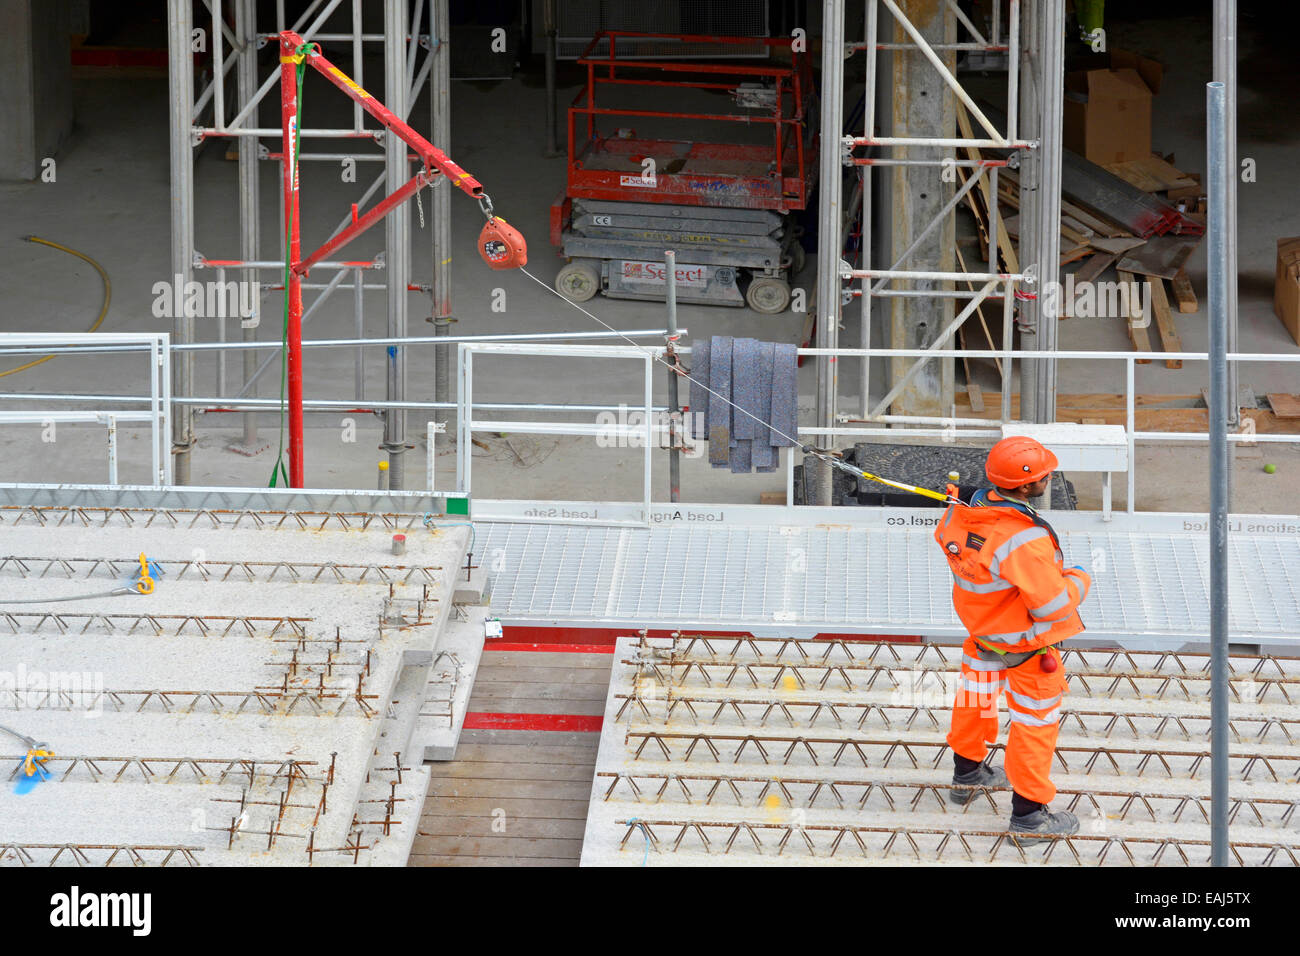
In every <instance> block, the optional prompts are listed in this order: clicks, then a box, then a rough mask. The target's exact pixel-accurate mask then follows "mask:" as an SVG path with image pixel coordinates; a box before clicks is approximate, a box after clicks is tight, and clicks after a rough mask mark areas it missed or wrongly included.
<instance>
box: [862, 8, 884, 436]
mask: <svg viewBox="0 0 1300 956" xmlns="http://www.w3.org/2000/svg"><path fill="white" fill-rule="evenodd" d="M879 15H880V4H879V2H878V0H867V17H866V31H865V36H864V37H863V42H865V43H866V45H867V51H866V52H867V57H866V75H865V81H864V85H863V94H862V135H863V136H867V137H871V136H875V134H876V72H877V70H878V64H877V56H876V35H877V30H878V27H877V24H878V22H879ZM870 149H871V147H868V152H870ZM873 179H874V177H873V176H872V168H871V167H870V166H863V167H862V268H863V269H870V268H871V267H872V265H873V263H872V259H871V244H872V230H871V225H872V223H871V218H872V216H874V215H875V210H874V209H873V208H872V203H871V199H872V196H871V190H872V189H873V188H874V183H873ZM861 292H862V295H861V296H860V302H859V310H860V313H861V315H860V318H861V320H862V332H861V341H862V348H864V349H870V348H871V280H870V279H865V278H864V279H863V280H862V287H861ZM861 375H862V380H861V382H860V383H859V391H861V392H862V417H863V418H866V417H867V416H868V413H869V412H870V411H871V357H870V356H867V357H865V358H863V360H862V373H861Z"/></svg>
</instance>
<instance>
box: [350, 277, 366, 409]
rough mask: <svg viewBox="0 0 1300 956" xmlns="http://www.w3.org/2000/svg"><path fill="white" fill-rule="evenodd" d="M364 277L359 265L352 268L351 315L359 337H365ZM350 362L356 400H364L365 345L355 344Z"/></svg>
mask: <svg viewBox="0 0 1300 956" xmlns="http://www.w3.org/2000/svg"><path fill="white" fill-rule="evenodd" d="M365 279H366V271H365V270H364V269H362V268H361V266H357V267H356V268H355V269H353V270H352V317H353V323H354V325H355V326H356V333H357V338H359V339H364V338H365V337H366V310H365V298H366V289H365ZM352 364H353V370H352V377H353V380H354V381H353V385H354V389H353V390H354V391H355V392H356V393H357V401H358V402H360V401H364V400H365V397H366V347H365V346H364V345H358V346H357V354H356V356H355V358H354V359H353V363H352Z"/></svg>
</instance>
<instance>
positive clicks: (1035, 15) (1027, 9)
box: [1007, 3, 1043, 422]
mask: <svg viewBox="0 0 1300 956" xmlns="http://www.w3.org/2000/svg"><path fill="white" fill-rule="evenodd" d="M1020 14H1021V17H1022V18H1023V23H1022V25H1021V27H1022V29H1021V34H1020V35H1021V36H1022V37H1023V38H1024V41H1025V45H1024V49H1023V50H1018V51H1017V50H1012V51H1010V55H1013V56H1020V57H1022V63H1021V69H1020V76H1019V83H1020V135H1021V136H1023V137H1024V138H1025V139H1028V140H1035V139H1037V140H1041V138H1042V132H1043V130H1042V122H1041V116H1042V111H1041V110H1040V108H1039V107H1040V102H1039V96H1040V88H1041V82H1040V73H1041V65H1042V59H1041V57H1040V55H1039V50H1040V47H1039V40H1040V36H1039V29H1038V22H1039V19H1040V18H1039V12H1038V5H1037V4H1033V3H1027V4H1025V5H1024V6H1022V7H1021V10H1020ZM1042 155H1043V149H1042V144H1041V142H1040V143H1039V147H1038V148H1037V149H1027V150H1024V151H1023V152H1022V153H1021V154H1020V266H1021V271H1028V270H1029V269H1033V271H1034V273H1035V274H1037V272H1038V269H1037V263H1038V258H1037V257H1038V251H1039V248H1040V247H1039V242H1038V225H1039V219H1040V217H1039V215H1038V205H1039V203H1040V202H1041V196H1040V190H1039V188H1038V178H1039V170H1040V169H1041V167H1042ZM1041 288H1042V287H1041V285H1039V284H1037V283H1035V284H1034V285H1031V286H1030V287H1029V288H1028V289H1027V290H1026V291H1027V292H1028V293H1029V294H1030V295H1033V294H1035V293H1037V292H1038V291H1039V290H1040V289H1041ZM1038 303H1039V300H1038V299H1032V298H1031V299H1021V300H1020V308H1019V310H1018V312H1019V320H1018V322H1017V324H1018V326H1019V328H1020V351H1021V352H1030V351H1034V350H1036V349H1037V348H1038V324H1039V318H1038V316H1039V308H1038ZM1007 361H1008V362H1010V361H1011V359H1008V360H1007ZM1037 378H1038V363H1037V362H1034V361H1031V360H1028V359H1024V358H1022V359H1021V360H1020V414H1018V415H1017V416H1016V417H1017V418H1018V419H1019V420H1020V421H1025V422H1032V421H1037V418H1036V417H1035V405H1036V402H1037V397H1038V386H1037Z"/></svg>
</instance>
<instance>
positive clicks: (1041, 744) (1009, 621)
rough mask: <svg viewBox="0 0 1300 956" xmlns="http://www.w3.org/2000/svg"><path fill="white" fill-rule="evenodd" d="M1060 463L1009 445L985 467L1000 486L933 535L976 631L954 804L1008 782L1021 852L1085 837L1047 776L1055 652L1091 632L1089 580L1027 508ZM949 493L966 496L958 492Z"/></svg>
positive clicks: (957, 732)
mask: <svg viewBox="0 0 1300 956" xmlns="http://www.w3.org/2000/svg"><path fill="white" fill-rule="evenodd" d="M1056 466H1057V459H1056V456H1055V455H1054V454H1052V452H1051V451H1049V450H1048V449H1046V448H1044V447H1043V446H1042V445H1041V444H1040V443H1039V442H1037V441H1035V440H1034V439H1032V438H1028V437H1025V436H1013V437H1010V438H1004V439H1002V441H1000V442H998V443H997V444H996V445H994V446H993V449H992V450H991V451H990V452H989V456H988V460H987V461H986V462H985V466H984V471H985V474H986V475H987V476H988V479H989V481H990V482H992V484H993V487H992V488H986V489H981V490H979V491H976V492H975V493H974V494H973V495H971V497H970V501H969V503H968V505H958V504H950V505H949V506H948V510H947V511H946V512H945V513H944V516H943V519H942V520H941V521H940V522H939V526H938V528H936V529H935V534H934V537H935V540H936V541H938V542H939V545H940V546H941V547H942V548H943V549H944V555H945V556H946V557H947V559H948V564H949V565H950V566H951V568H952V574H953V589H952V598H953V605H954V607H955V610H956V612H957V616H958V617H959V618H961V621H962V624H963V625H965V627H966V630H967V631H968V632H969V634H970V636H969V637H968V638H967V639H966V642H965V644H964V645H963V646H962V665H961V678H960V680H959V683H958V687H957V693H956V699H955V702H954V704H953V709H952V729H951V731H950V732H949V734H948V745H949V746H950V747H951V748H952V751H953V761H954V764H955V766H954V770H953V783H954V785H955V786H954V789H953V790H952V791H950V797H951V799H952V800H953V801H954V802H956V803H961V804H965V803H967V802H968V801H969V800H971V798H972V797H974V796H975V794H976V792H977V789H976V788H980V787H998V786H1005V785H1006V784H1007V782H1008V781H1010V784H1011V789H1012V791H1013V792H1012V797H1011V807H1012V815H1011V825H1010V832H1011V833H1012V834H1013V838H1014V839H1016V840H1017V842H1018V843H1022V844H1025V843H1038V842H1042V841H1044V840H1048V839H1051V838H1052V837H1053V836H1068V835H1069V834H1072V833H1077V832H1078V829H1079V821H1078V819H1077V818H1076V817H1075V815H1074V814H1072V813H1070V812H1069V811H1068V810H1061V811H1057V812H1052V811H1050V810H1048V808H1047V805H1048V804H1049V803H1050V802H1051V801H1052V798H1053V797H1054V796H1056V787H1055V786H1053V785H1052V781H1051V780H1050V779H1049V772H1050V770H1051V763H1052V754H1053V753H1054V752H1055V749H1056V735H1057V730H1058V723H1059V714H1060V707H1061V698H1062V696H1063V695H1064V694H1065V692H1066V683H1065V673H1064V671H1063V669H1062V667H1061V655H1060V653H1059V651H1058V650H1057V649H1056V647H1055V646H1054V645H1056V644H1059V643H1060V642H1061V641H1063V640H1065V639H1066V638H1067V637H1070V636H1071V635H1073V634H1078V633H1079V632H1080V631H1082V630H1083V621H1082V620H1081V619H1080V618H1079V612H1078V607H1079V605H1080V604H1082V603H1083V600H1084V598H1085V597H1087V595H1088V588H1089V585H1090V584H1091V581H1090V579H1089V577H1088V574H1087V572H1085V571H1084V570H1083V569H1082V568H1079V567H1072V568H1066V567H1063V564H1064V561H1063V559H1062V555H1061V547H1060V542H1059V541H1058V539H1057V537H1056V532H1054V531H1053V530H1052V527H1051V525H1049V524H1048V523H1047V522H1046V521H1045V520H1043V518H1042V516H1041V515H1039V514H1038V512H1037V511H1035V510H1034V508H1033V507H1032V506H1031V505H1030V504H1029V501H1030V499H1031V498H1035V497H1037V496H1039V495H1042V494H1044V493H1045V492H1046V491H1047V488H1048V482H1049V481H1050V479H1051V475H1052V472H1053V470H1055V468H1056ZM948 491H949V494H950V495H953V496H956V495H957V488H956V487H954V486H951V485H950V486H949V488H948ZM1004 688H1005V689H1006V691H1007V709H1008V711H1009V712H1010V717H1011V729H1010V731H1009V733H1008V734H1007V745H1006V761H1005V767H1006V770H1005V772H1003V771H1002V770H999V769H994V768H992V767H989V766H987V765H986V764H985V763H984V760H985V757H986V756H987V755H988V745H989V744H991V743H993V742H995V741H996V740H997V735H998V704H997V702H998V695H999V694H1001V693H1002V691H1003V689H1004Z"/></svg>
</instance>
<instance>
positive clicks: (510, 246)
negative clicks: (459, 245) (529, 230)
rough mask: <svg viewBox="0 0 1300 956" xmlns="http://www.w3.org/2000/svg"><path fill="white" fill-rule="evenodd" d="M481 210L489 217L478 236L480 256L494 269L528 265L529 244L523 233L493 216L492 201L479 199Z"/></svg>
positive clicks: (486, 198) (485, 195) (483, 197)
mask: <svg viewBox="0 0 1300 956" xmlns="http://www.w3.org/2000/svg"><path fill="white" fill-rule="evenodd" d="M479 208H480V209H482V210H483V215H484V216H486V217H487V222H486V223H485V224H484V226H483V231H482V232H480V233H479V234H478V254H479V255H480V256H482V257H483V261H484V262H486V263H487V264H488V267H489V268H492V269H517V268H519V267H520V266H523V265H527V264H528V243H527V242H525V241H524V236H523V233H521V232H520V231H519V230H518V229H516V228H515V227H514V226H512V225H510V223H508V222H506V221H505V220H504V219H502V218H501V217H500V216H495V215H493V214H492V200H491V199H489V198H488V196H487V194H486V193H485V194H484V195H482V196H480V197H479Z"/></svg>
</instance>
